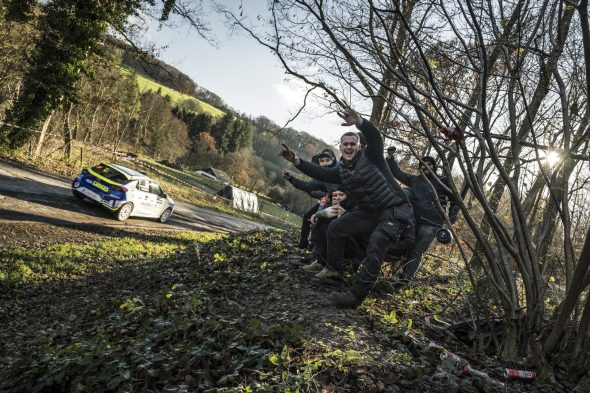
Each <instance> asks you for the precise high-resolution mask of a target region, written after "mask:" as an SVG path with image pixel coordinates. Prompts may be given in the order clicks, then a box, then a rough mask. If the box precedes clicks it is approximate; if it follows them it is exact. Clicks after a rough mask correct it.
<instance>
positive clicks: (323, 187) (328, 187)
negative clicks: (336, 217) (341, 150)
mask: <svg viewBox="0 0 590 393" xmlns="http://www.w3.org/2000/svg"><path fill="white" fill-rule="evenodd" d="M316 158H317V160H318V164H319V165H320V166H322V167H327V168H332V167H334V166H336V164H337V163H336V155H335V154H334V152H333V151H332V150H331V149H324V150H322V152H321V153H320V154H318V155H317V156H314V157H313V158H312V162H313V161H315V160H314V159H316ZM283 177H284V178H285V179H286V180H287V181H288V182H289V183H291V184H292V185H293V187H295V188H297V189H299V190H301V191H304V192H306V193H308V194H309V196H311V197H312V198H314V199H319V200H320V203H318V204H315V205H313V206H312V207H311V209H309V210H308V211H307V213H305V214H304V215H303V222H302V223H301V235H300V238H299V248H301V249H303V250H305V249H307V248H308V247H309V231H310V228H311V222H310V221H309V220H310V218H311V216H313V215H314V214H315V213H317V211H318V209H319V208H320V206H322V204H326V203H328V201H327V199H329V198H326V195H330V194H331V193H332V191H333V190H334V189H335V185H334V184H329V183H325V182H321V181H318V180H315V179H312V180H311V181H304V180H301V179H298V178H296V177H294V176H292V175H291V173H289V172H287V171H284V172H283Z"/></svg>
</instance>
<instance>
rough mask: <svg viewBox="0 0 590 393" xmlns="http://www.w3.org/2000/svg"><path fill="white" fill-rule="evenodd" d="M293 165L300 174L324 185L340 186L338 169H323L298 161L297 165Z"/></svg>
mask: <svg viewBox="0 0 590 393" xmlns="http://www.w3.org/2000/svg"><path fill="white" fill-rule="evenodd" d="M294 165H295V166H296V167H297V169H299V170H300V171H301V172H303V173H305V174H306V175H307V176H309V177H311V178H313V179H317V180H320V181H323V182H326V183H332V184H341V183H342V181H341V180H340V170H339V169H338V168H324V167H321V166H318V165H314V164H312V163H311V162H307V161H305V160H302V159H299V163H298V164H295V163H294Z"/></svg>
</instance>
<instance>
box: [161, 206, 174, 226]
mask: <svg viewBox="0 0 590 393" xmlns="http://www.w3.org/2000/svg"><path fill="white" fill-rule="evenodd" d="M171 215H172V209H170V208H168V209H166V210H164V211H163V212H162V214H160V218H159V221H160V222H161V223H162V224H163V223H165V222H166V221H168V219H169V218H170V216H171Z"/></svg>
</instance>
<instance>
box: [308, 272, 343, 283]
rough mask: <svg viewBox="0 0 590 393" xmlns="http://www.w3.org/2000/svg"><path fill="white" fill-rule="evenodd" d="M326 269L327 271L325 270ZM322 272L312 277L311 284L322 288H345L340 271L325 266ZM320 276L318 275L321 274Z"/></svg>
mask: <svg viewBox="0 0 590 393" xmlns="http://www.w3.org/2000/svg"><path fill="white" fill-rule="evenodd" d="M324 270H325V271H326V272H324ZM324 270H322V271H321V272H319V273H318V274H316V276H315V277H314V278H312V279H311V284H312V285H313V286H316V287H320V288H343V287H344V280H343V279H342V277H340V275H339V274H338V273H336V272H335V271H332V270H329V269H326V268H324ZM320 274H321V276H320V277H318V275H320Z"/></svg>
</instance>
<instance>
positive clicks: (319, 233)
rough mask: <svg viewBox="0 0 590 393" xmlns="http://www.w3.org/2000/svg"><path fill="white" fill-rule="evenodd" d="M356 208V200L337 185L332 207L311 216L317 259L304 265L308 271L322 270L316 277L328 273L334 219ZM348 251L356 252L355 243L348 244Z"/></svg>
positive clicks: (312, 235) (349, 253) (312, 242)
mask: <svg viewBox="0 0 590 393" xmlns="http://www.w3.org/2000/svg"><path fill="white" fill-rule="evenodd" d="M353 208H354V201H353V200H352V199H351V198H348V196H347V195H346V191H344V190H343V189H342V186H336V189H335V190H334V191H333V192H332V205H331V208H330V209H324V210H321V211H319V212H317V213H316V214H314V215H313V216H312V218H311V222H312V227H311V237H310V239H311V244H312V245H313V253H314V257H315V258H316V260H315V261H314V262H312V263H310V264H309V265H305V266H303V269H304V270H306V271H310V272H311V271H316V272H317V271H320V270H321V271H323V272H324V273H322V272H321V271H320V272H319V273H318V275H316V277H322V276H324V275H325V273H327V268H326V265H327V260H328V245H327V236H328V228H329V226H330V223H332V221H334V220H336V219H338V218H339V217H341V216H342V215H343V214H345V213H346V212H347V211H349V210H352V209H353ZM347 247H348V252H347V253H346V254H347V255H351V254H353V253H354V243H352V242H351V244H347Z"/></svg>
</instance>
